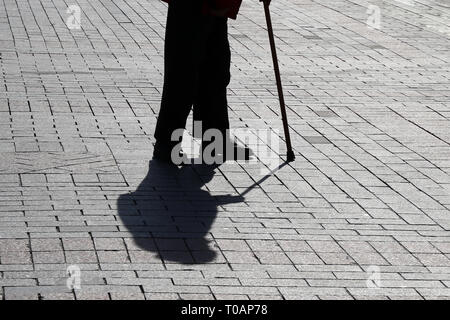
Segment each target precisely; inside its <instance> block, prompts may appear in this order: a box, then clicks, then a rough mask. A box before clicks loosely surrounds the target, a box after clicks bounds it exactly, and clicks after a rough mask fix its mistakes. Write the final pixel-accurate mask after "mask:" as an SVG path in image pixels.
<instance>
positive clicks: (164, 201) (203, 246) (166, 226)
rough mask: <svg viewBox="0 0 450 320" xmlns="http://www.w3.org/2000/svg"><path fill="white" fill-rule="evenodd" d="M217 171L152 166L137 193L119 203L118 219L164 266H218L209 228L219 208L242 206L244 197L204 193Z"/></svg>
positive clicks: (140, 246) (140, 247)
mask: <svg viewBox="0 0 450 320" xmlns="http://www.w3.org/2000/svg"><path fill="white" fill-rule="evenodd" d="M216 168H217V167H214V166H207V165H192V166H185V167H181V168H178V167H175V166H170V165H166V164H163V163H160V162H158V161H151V162H150V165H149V171H148V174H147V176H146V177H145V179H144V180H143V181H142V182H141V184H140V185H139V187H138V188H137V189H136V191H135V192H132V193H128V194H123V195H121V196H120V197H119V199H118V202H117V209H118V213H119V217H120V219H121V220H122V223H123V225H124V226H125V227H126V229H127V230H128V231H129V232H131V233H132V235H133V241H134V243H135V245H136V246H137V247H138V249H140V250H145V251H151V252H154V253H155V254H157V255H158V256H159V257H160V258H161V259H162V260H164V261H165V262H169V261H172V262H177V263H182V264H192V263H208V262H212V261H214V259H215V258H216V256H217V252H216V251H215V250H214V246H213V243H212V242H211V241H210V239H211V235H210V233H209V232H210V228H211V226H212V224H213V222H214V220H215V218H216V216H217V212H218V209H217V207H218V205H220V204H224V203H231V202H241V201H243V198H241V197H239V196H221V197H220V202H221V203H219V202H218V200H217V199H216V198H215V197H213V196H212V195H211V194H210V193H209V192H208V191H206V190H205V188H204V185H205V184H206V183H207V182H209V181H211V179H212V178H213V177H214V174H215V169H216Z"/></svg>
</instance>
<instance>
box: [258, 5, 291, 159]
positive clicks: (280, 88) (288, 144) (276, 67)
mask: <svg viewBox="0 0 450 320" xmlns="http://www.w3.org/2000/svg"><path fill="white" fill-rule="evenodd" d="M260 1H261V2H263V3H264V11H265V13H266V21H267V31H268V32H269V41H270V49H271V50H272V59H273V67H274V70H275V78H276V81H277V88H278V97H279V99H280V108H281V117H282V119H283V128H284V136H285V138H286V147H287V155H286V160H287V162H292V161H294V160H295V154H294V151H293V150H292V143H291V135H290V133H289V124H288V120H287V114H286V104H285V102H284V94H283V86H282V83H281V75H280V67H279V65H278V57H277V48H276V46H275V37H274V35H273V27H272V19H271V17H270V8H269V6H270V1H271V0H260Z"/></svg>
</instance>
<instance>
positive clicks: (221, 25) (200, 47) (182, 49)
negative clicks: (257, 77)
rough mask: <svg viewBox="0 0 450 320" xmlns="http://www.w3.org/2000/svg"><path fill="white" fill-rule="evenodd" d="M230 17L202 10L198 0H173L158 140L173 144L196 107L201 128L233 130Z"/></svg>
mask: <svg viewBox="0 0 450 320" xmlns="http://www.w3.org/2000/svg"><path fill="white" fill-rule="evenodd" d="M227 29H228V26H227V18H223V17H215V16H206V15H203V14H202V1H200V0H171V2H170V4H169V13H168V17H167V26H166V39H165V55H164V68H165V70H164V88H163V95H162V101H161V109H160V112H159V116H158V122H157V124H156V130H155V138H156V139H157V141H158V142H161V143H168V144H170V141H171V135H172V132H173V131H174V130H176V129H179V128H183V129H184V128H185V126H186V119H187V117H188V115H189V113H190V111H191V108H193V111H194V120H195V121H199V120H201V121H202V127H203V131H205V130H207V129H210V128H216V129H219V130H220V131H222V132H223V133H225V131H226V129H228V128H229V120H228V109H227V86H228V84H229V83H230V63H231V62H230V56H231V54H230V45H229V42H228V30H227Z"/></svg>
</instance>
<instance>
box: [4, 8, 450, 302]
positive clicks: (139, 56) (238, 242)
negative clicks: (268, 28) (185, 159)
mask: <svg viewBox="0 0 450 320" xmlns="http://www.w3.org/2000/svg"><path fill="white" fill-rule="evenodd" d="M72 4H73V5H78V6H80V8H81V12H82V15H81V29H79V30H76V29H74V30H70V29H69V28H68V27H67V25H66V20H67V19H68V18H69V15H68V14H67V12H66V10H67V6H68V5H72ZM374 8H375V9H376V8H378V9H379V10H380V16H379V17H378V16H376V14H375V13H374V11H373V9H374ZM371 10H372V11H371ZM272 11H273V19H274V24H275V28H276V34H277V44H278V47H279V51H280V52H279V55H280V64H281V69H282V74H283V80H284V84H285V91H286V100H287V105H288V109H289V110H288V113H289V118H290V125H291V131H292V135H293V144H294V148H295V151H296V154H297V161H296V162H295V163H292V164H290V165H288V166H285V167H283V168H282V169H281V170H280V171H278V172H276V173H275V175H274V176H272V177H271V178H269V179H267V180H266V181H265V182H264V183H262V184H261V185H259V186H258V187H257V188H256V189H254V190H252V191H251V192H250V193H248V194H247V195H246V196H245V197H240V194H242V193H243V192H244V190H245V189H246V188H247V187H249V186H250V185H251V184H252V183H253V182H254V181H255V180H257V179H259V178H260V177H261V176H260V175H259V169H260V168H259V167H258V165H257V164H237V163H227V164H225V165H223V166H221V167H220V168H218V169H216V170H215V171H214V172H210V171H208V170H205V168H201V167H192V168H187V169H186V168H185V169H183V170H179V171H170V170H169V171H167V169H166V168H160V167H158V166H156V165H155V164H150V167H149V159H150V157H151V154H152V148H153V143H154V138H153V136H152V133H153V128H154V125H155V121H156V115H157V112H158V109H159V100H160V95H161V86H162V72H163V63H162V62H163V61H162V54H163V35H164V24H165V14H166V6H165V5H164V4H163V3H161V2H160V1H156V0H130V1H114V2H111V1H109V2H108V1H106V2H105V1H98V0H82V1H81V0H74V1H60V0H53V1H39V2H38V1H36V2H33V1H22V0H5V1H3V2H0V48H1V49H0V72H1V74H2V76H1V77H0V299H24V298H26V299H402V298H405V299H406V298H408V299H437V298H446V299H448V298H449V297H450V234H449V228H450V215H449V214H450V160H449V159H450V148H449V144H450V130H449V128H450V125H449V118H450V108H449V106H450V91H449V88H448V83H449V82H450V66H449V62H450V58H449V57H450V55H449V54H448V52H449V50H450V41H449V36H450V19H449V18H448V17H449V13H450V8H449V6H448V3H447V2H446V1H444V0H433V1H432V0H410V1H398V0H387V1H378V0H374V1H354V0H336V1H333V2H330V1H326V0H317V1H310V0H280V1H273V4H272ZM375 11H376V10H375ZM374 14H375V15H374ZM263 26H264V17H263V11H262V9H261V7H260V4H259V3H257V1H245V0H244V4H243V9H242V13H241V15H240V17H239V19H238V20H237V21H233V22H230V41H231V45H232V51H233V80H232V83H231V86H230V90H229V103H230V117H231V122H232V125H233V127H236V128H244V127H250V128H263V129H270V128H271V129H281V123H280V119H279V114H278V100H277V97H276V88H275V86H274V81H273V74H272V73H273V71H272V66H271V60H270V52H269V50H268V46H267V45H268V44H267V39H266V32H265V30H264V28H263ZM281 147H282V148H283V145H281ZM283 152H284V150H283V149H282V150H281V153H283ZM69 265H77V266H78V267H79V268H80V270H81V289H80V290H78V289H75V290H69V289H68V288H67V286H66V281H67V278H68V276H67V274H66V269H67V267H68V266H69ZM374 279H375V280H376V279H379V282H375V284H376V288H372V287H373V285H371V284H373V283H374V282H370V280H374Z"/></svg>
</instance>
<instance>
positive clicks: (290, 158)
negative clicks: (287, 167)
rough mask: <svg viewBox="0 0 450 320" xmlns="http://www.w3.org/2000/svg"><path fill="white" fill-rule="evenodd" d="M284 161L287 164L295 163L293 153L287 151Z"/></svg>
mask: <svg viewBox="0 0 450 320" xmlns="http://www.w3.org/2000/svg"><path fill="white" fill-rule="evenodd" d="M286 160H287V162H293V161H295V154H294V151H288V153H287V155H286Z"/></svg>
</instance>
